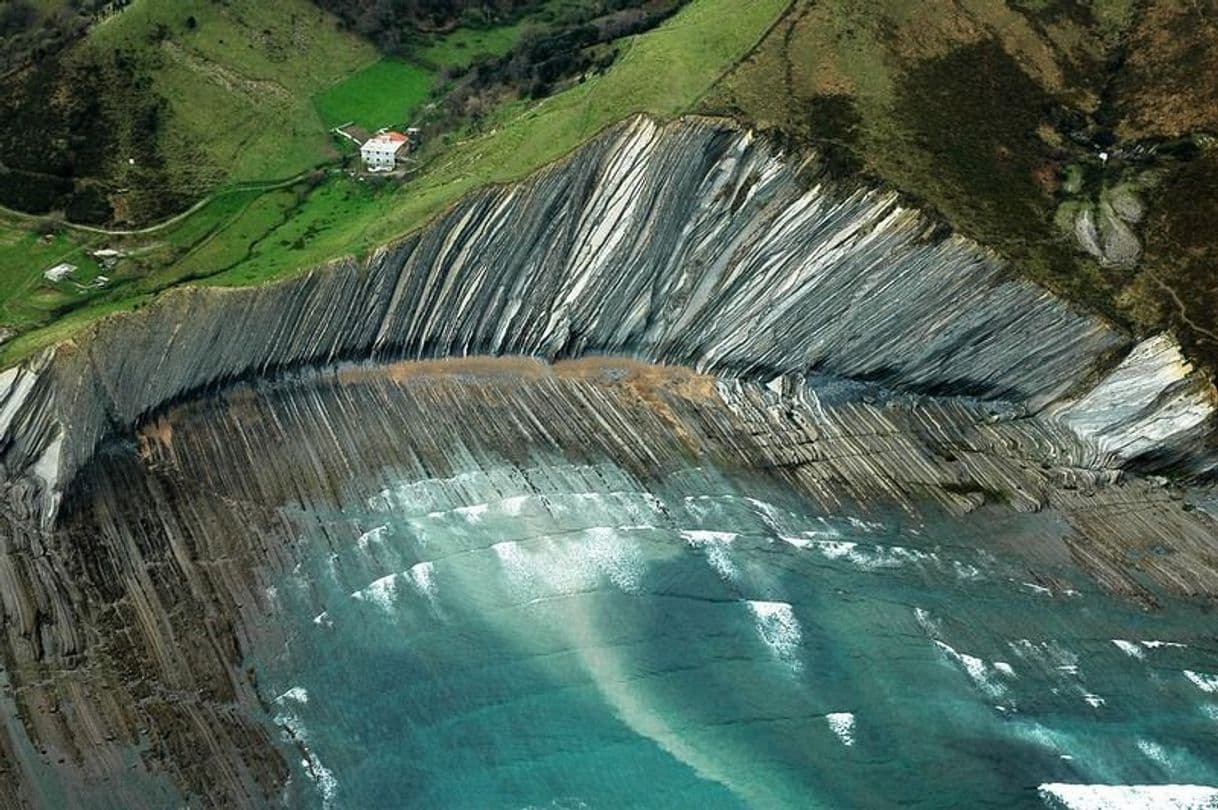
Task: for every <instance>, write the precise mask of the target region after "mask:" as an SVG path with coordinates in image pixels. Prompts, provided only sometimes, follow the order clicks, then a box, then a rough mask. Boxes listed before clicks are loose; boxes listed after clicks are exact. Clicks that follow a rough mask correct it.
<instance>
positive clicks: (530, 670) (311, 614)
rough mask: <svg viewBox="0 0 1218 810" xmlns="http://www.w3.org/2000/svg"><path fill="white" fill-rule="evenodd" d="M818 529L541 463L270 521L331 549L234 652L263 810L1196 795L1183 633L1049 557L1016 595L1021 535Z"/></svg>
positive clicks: (683, 486) (903, 523) (286, 586)
mask: <svg viewBox="0 0 1218 810" xmlns="http://www.w3.org/2000/svg"><path fill="white" fill-rule="evenodd" d="M471 466H472V464H471ZM845 512H846V510H845V508H843V512H842V513H838V514H821V513H817V512H815V511H810V510H809V508H808V507H807V505H806V504H804V503H803V502H802V501H801V500H800V499H799V498H798V497H796V496H795V495H794V494H793V493H792V492H790V491H788V490H784V489H783V488H782V487H780V486H777V485H775V484H772V483H768V482H767V481H765V480H758V479H755V478H751V477H745V476H741V475H728V474H725V473H722V472H718V471H714V470H708V469H691V470H688V471H685V472H683V473H680V474H677V475H671V476H668V477H667V478H665V479H664V480H663V481H661V482H659V483H652V484H650V485H648V486H644V485H642V484H641V483H639V482H638V481H635V480H633V479H631V478H630V477H629V476H627V475H626V474H624V473H623V472H622V471H621V470H619V469H618V468H616V467H614V466H613V465H611V464H605V465H600V466H572V465H569V464H565V463H562V462H560V461H555V460H544V461H539V462H538V463H537V464H536V465H533V466H530V467H527V468H516V467H513V466H510V465H503V466H501V467H495V468H490V469H482V470H480V471H475V472H470V473H467V474H464V475H459V476H456V477H454V478H449V479H445V480H431V481H415V482H407V481H403V482H390V483H388V484H387V485H384V486H381V485H378V486H375V487H369V489H368V492H367V493H366V497H365V498H363V499H362V500H359V501H356V502H353V503H351V504H348V505H346V506H345V507H344V508H343V509H342V510H339V511H336V512H334V513H333V514H309V515H296V516H294V517H296V518H297V519H298V522H299V523H300V524H301V525H309V524H310V523H312V524H315V525H321V524H324V525H326V526H327V527H329V532H328V534H329V535H330V537H331V538H335V537H337V538H340V539H341V540H340V541H335V540H333V539H332V540H331V544H330V545H329V546H324V547H323V545H322V543H321V542H319V540H318V538H316V537H311V536H309V533H308V532H306V533H305V536H304V537H302V541H304V542H305V543H306V544H311V545H306V547H308V548H310V549H315V550H314V551H311V552H310V553H309V555H308V557H307V561H306V562H305V563H303V564H302V565H301V566H300V567H299V568H298V569H297V570H296V571H294V572H292V574H291V575H290V576H288V577H285V578H284V580H283V581H282V582H281V583H280V584H279V585H277V586H276V588H275V593H274V599H275V601H276V604H277V606H278V608H279V611H278V613H279V615H280V617H281V618H283V617H286V618H285V619H284V620H285V621H287V622H288V625H289V633H288V638H287V641H286V643H284V644H283V645H281V646H280V645H276V646H275V647H274V648H272V649H268V650H266V651H264V653H263V654H261V655H260V656H259V657H258V659H257V660H256V661H254V662H253V663H254V665H255V666H256V667H257V669H258V673H259V683H260V688H261V689H262V690H263V691H264V693H265V695H266V698H267V700H268V703H269V705H270V706H271V709H272V713H273V714H274V715H275V722H276V724H277V725H278V727H279V733H280V734H281V735H282V736H283V739H284V741H285V747H286V748H287V750H289V751H290V752H292V756H291V758H292V760H293V764H294V766H295V767H296V774H295V776H294V778H293V781H292V784H291V786H290V794H291V795H290V802H291V803H293V804H296V803H299V804H303V805H305V806H317V807H336V808H337V807H354V808H371V807H424V808H425V807H454V808H463V807H468V808H526V807H535V808H583V807H590V808H622V807H696V808H706V809H707V810H709V808H719V807H725V808H726V807H893V806H916V807H1025V806H1028V807H1043V806H1045V805H1046V803H1051V802H1053V801H1055V800H1054V798H1053V795H1052V790H1051V789H1050V790H1048V791H1046V790H1042V789H1041V786H1042V785H1046V784H1049V783H1065V784H1072V785H1097V784H1109V785H1189V784H1192V785H1202V786H1205V785H1218V640H1216V639H1215V632H1216V631H1215V627H1216V626H1218V624H1216V622H1215V617H1214V616H1213V615H1210V614H1207V613H1205V612H1204V611H1202V610H1201V609H1200V608H1198V607H1195V606H1189V605H1183V604H1169V605H1167V606H1166V607H1165V609H1163V610H1160V611H1157V612H1154V613H1146V612H1143V611H1141V610H1139V609H1137V608H1136V607H1134V606H1132V605H1129V604H1126V603H1123V602H1120V601H1118V600H1115V599H1113V598H1111V597H1108V596H1106V595H1104V594H1102V593H1100V592H1098V591H1097V590H1096V589H1095V588H1094V587H1093V586H1092V585H1091V583H1090V582H1089V581H1088V580H1086V578H1085V577H1084V576H1083V575H1082V574H1081V573H1080V572H1078V571H1077V570H1073V569H1071V567H1070V564H1069V561H1068V560H1065V559H1063V560H1061V561H1060V566H1059V570H1055V571H1052V572H1047V573H1054V574H1058V575H1063V576H1066V577H1068V578H1069V580H1070V583H1071V587H1070V588H1069V589H1067V590H1066V591H1063V590H1060V589H1059V590H1057V591H1054V592H1048V591H1046V590H1045V589H1044V588H1043V587H1042V586H1041V585H1040V584H1038V583H1037V582H1036V581H1034V580H1033V578H1032V576H1031V575H1030V574H1029V573H1028V570H1027V564H1026V562H1025V560H1024V558H1023V557H1022V556H1021V555H1020V554H1018V553H1017V549H1018V546H1019V544H1020V543H1021V542H1023V539H1022V534H1023V533H1025V532H1026V533H1028V534H1029V535H1031V534H1039V535H1044V534H1045V533H1049V534H1051V533H1052V532H1054V531H1060V530H1062V529H1061V527H1058V526H1055V525H1054V519H1053V518H1052V517H1051V516H1045V515H1037V516H1014V515H1010V516H1008V517H1007V518H1003V519H998V518H992V519H988V518H987V519H980V518H978V519H976V520H971V521H963V522H961V521H951V520H947V519H942V520H936V521H931V522H927V523H922V522H920V521H918V520H915V519H913V518H911V517H909V516H908V515H904V514H902V513H899V512H892V513H890V514H886V515H880V516H879V517H877V516H875V515H870V516H868V517H867V518H860V517H857V516H855V515H852V514H848V513H845ZM336 527H337V528H336ZM1031 528H1035V530H1036V531H1035V532H1030V531H1029V530H1030V529H1031ZM344 532H345V534H344ZM1004 549H1005V550H1004ZM1088 790H1090V792H1087V791H1088ZM1173 790H1177V792H1178V791H1179V790H1180V789H1173ZM1080 791H1081V793H1080ZM1075 793H1076V794H1078V795H1081V796H1082V798H1083V799H1087V798H1088V797H1090V798H1091V799H1095V798H1096V795H1097V794H1096V793H1095V791H1094V790H1091V789H1089V788H1079V789H1075ZM1078 795H1076V796H1075V799H1071V801H1075V800H1076V799H1077V800H1079V801H1081V800H1082V799H1078ZM1199 795H1202V797H1203V798H1204V794H1199ZM1070 806H1087V805H1082V804H1077V802H1076V803H1075V804H1072V805H1070Z"/></svg>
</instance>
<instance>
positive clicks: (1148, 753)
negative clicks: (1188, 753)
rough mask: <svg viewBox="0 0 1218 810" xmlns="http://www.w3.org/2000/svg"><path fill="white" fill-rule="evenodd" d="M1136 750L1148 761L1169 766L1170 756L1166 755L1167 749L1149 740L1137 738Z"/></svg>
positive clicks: (1165, 766)
mask: <svg viewBox="0 0 1218 810" xmlns="http://www.w3.org/2000/svg"><path fill="white" fill-rule="evenodd" d="M1138 750H1139V751H1141V752H1142V755H1143V756H1144V757H1146V758H1147V759H1149V760H1150V761H1152V762H1154V763H1156V764H1158V765H1161V766H1162V767H1164V768H1170V767H1171V758H1170V757H1169V756H1168V755H1167V749H1166V748H1164V747H1163V746H1161V745H1159V744H1158V743H1157V742H1152V741H1151V740H1141V739H1140V740H1138Z"/></svg>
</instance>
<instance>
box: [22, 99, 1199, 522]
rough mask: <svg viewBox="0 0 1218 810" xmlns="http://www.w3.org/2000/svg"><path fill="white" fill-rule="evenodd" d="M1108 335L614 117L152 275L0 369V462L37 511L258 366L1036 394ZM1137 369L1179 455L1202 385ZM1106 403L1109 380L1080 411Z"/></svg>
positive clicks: (690, 125) (895, 202) (799, 189)
mask: <svg viewBox="0 0 1218 810" xmlns="http://www.w3.org/2000/svg"><path fill="white" fill-rule="evenodd" d="M1156 345H1158V344H1156ZM1128 348H1129V346H1128V341H1127V339H1126V338H1125V337H1123V336H1122V335H1120V334H1118V333H1116V332H1115V331H1114V330H1112V329H1111V328H1109V327H1107V326H1106V325H1105V324H1104V323H1102V322H1101V321H1099V320H1097V319H1095V318H1093V317H1089V316H1086V315H1082V314H1079V313H1077V312H1074V311H1072V310H1071V309H1070V308H1069V307H1068V306H1067V305H1066V304H1064V303H1063V302H1061V301H1059V300H1057V299H1055V298H1054V297H1053V296H1051V295H1050V294H1049V293H1047V292H1045V291H1043V290H1041V289H1039V288H1037V287H1035V286H1033V285H1031V284H1029V283H1027V282H1025V281H1022V280H1019V279H1017V278H1014V277H1011V275H1010V273H1009V272H1008V271H1007V270H1006V269H1005V268H1004V267H1003V265H1002V263H1001V262H1000V261H998V260H997V259H996V258H995V257H994V256H992V255H991V254H989V253H988V252H986V251H985V250H983V249H981V248H980V247H978V246H977V245H976V244H974V243H971V242H969V241H968V240H965V239H962V238H960V237H955V236H948V237H942V236H938V235H936V232H935V229H934V228H932V226H931V224H930V223H929V222H928V221H927V220H926V219H925V218H924V217H923V216H921V215H920V214H919V213H918V212H916V211H914V210H911V209H909V208H906V207H904V206H903V205H902V204H901V202H900V200H899V198H898V196H897V195H895V194H893V193H889V192H883V191H875V190H868V189H862V188H855V189H848V188H846V189H844V188H839V187H836V186H833V185H831V184H829V183H827V182H824V181H822V180H821V179H820V178H819V176H818V173H817V172H816V167H815V165H814V163H813V162H812V161H810V160H805V161H802V162H799V161H795V160H792V159H788V158H787V157H786V156H784V155H783V154H782V153H781V152H780V151H778V150H777V149H776V148H775V147H774V145H772V144H771V143H769V142H768V141H765V140H764V139H758V138H756V137H754V136H753V135H751V134H750V133H747V132H741V131H738V130H737V129H734V128H732V127H730V126H727V125H725V124H723V123H721V122H710V121H702V120H683V121H680V122H678V123H675V124H670V125H668V126H660V125H658V124H656V123H654V122H653V121H650V120H648V119H646V118H637V119H635V120H633V121H631V122H629V123H627V124H625V125H622V126H619V127H618V128H616V129H613V130H611V131H609V132H608V133H606V134H605V135H604V136H602V137H600V138H599V139H597V140H596V141H594V142H593V143H591V144H589V145H587V146H585V147H584V148H582V149H581V150H579V151H578V152H577V153H575V154H574V155H573V156H571V157H570V158H569V159H567V160H565V161H563V162H562V163H560V164H558V165H556V166H553V167H551V168H549V169H546V170H544V171H542V172H540V173H539V174H537V175H536V176H534V177H532V178H531V179H529V180H527V181H525V182H522V183H520V184H517V185H514V186H510V187H505V188H494V189H488V190H485V191H482V192H479V193H475V194H472V195H470V196H469V197H468V198H466V199H465V200H463V201H462V202H461V203H460V204H458V205H457V206H456V207H455V208H453V209H452V210H451V211H449V212H448V213H447V214H446V215H445V216H443V217H442V218H440V220H439V221H437V222H436V223H434V224H433V225H432V226H431V227H429V228H427V229H425V230H424V231H423V232H422V233H420V234H418V235H416V236H412V237H410V238H408V239H405V240H403V241H402V242H399V243H397V244H394V245H391V246H388V247H386V248H384V249H382V250H379V251H377V252H376V253H375V254H374V255H372V256H371V257H370V258H369V259H368V260H367V261H366V262H363V263H357V262H355V261H350V260H348V261H342V262H338V263H336V264H333V265H331V266H328V267H325V268H321V269H318V270H315V271H313V272H311V273H307V274H304V275H302V276H300V277H298V278H294V279H292V280H289V281H286V282H283V283H279V284H274V285H268V286H264V287H258V288H253V289H236V290H227V289H215V288H207V289H200V288H184V289H179V290H174V291H172V292H170V293H168V294H166V295H164V296H162V297H161V298H160V299H159V300H158V301H157V302H156V303H154V304H153V305H151V306H150V307H148V308H147V309H145V310H143V311H140V312H139V313H136V314H131V315H121V316H115V317H112V318H110V319H107V320H105V321H103V322H101V323H100V324H99V325H97V326H95V327H94V328H92V329H91V330H89V331H88V332H86V333H85V334H82V335H80V336H78V337H77V338H76V339H75V340H74V341H73V342H72V343H71V344H65V345H60V346H58V347H56V348H54V349H52V350H49V351H48V352H47V353H46V354H44V355H42V356H40V357H38V358H35V359H34V360H32V361H30V362H28V363H26V364H24V365H23V366H21V367H19V368H16V369H10V370H8V371H7V372H4V375H3V376H2V377H0V402H2V403H3V406H2V409H0V437H2V439H0V447H2V448H3V456H2V460H3V464H4V471H5V477H6V478H7V479H8V480H9V481H10V482H11V481H13V480H15V479H18V478H20V477H22V476H24V477H25V479H26V480H27V482H28V484H30V485H32V486H33V487H34V488H35V489H37V490H38V491H39V498H40V503H39V504H38V507H37V508H39V509H42V510H43V511H44V513H45V514H46V515H47V516H48V517H50V516H53V514H54V504H55V502H56V499H57V498H58V496H59V494H60V493H61V492H62V489H63V487H64V485H65V483H66V482H68V481H70V480H71V477H72V475H73V474H74V472H75V470H77V469H78V468H79V467H80V465H81V464H82V463H84V462H85V461H86V460H87V459H88V458H89V457H90V455H91V454H92V452H93V450H94V448H95V447H96V446H97V444H98V442H100V441H101V440H102V438H103V437H104V436H105V435H106V434H107V433H108V431H110V430H111V429H112V428H113V427H114V426H116V425H117V426H126V425H131V424H134V423H135V422H137V421H138V420H139V419H140V418H141V417H142V416H144V415H146V414H148V413H150V412H152V411H154V410H156V409H157V408H158V407H160V406H161V405H163V404H164V403H167V402H172V401H175V400H177V399H180V398H182V397H184V396H187V395H189V394H190V393H191V392H195V391H199V390H201V389H206V388H208V387H212V386H215V385H218V384H222V383H223V382H225V381H231V380H235V379H239V378H242V377H245V376H249V375H259V374H265V373H268V372H270V371H273V370H275V369H284V368H293V367H299V366H309V365H324V364H328V363H333V362H336V361H339V360H347V361H351V360H374V361H386V360H397V359H403V358H425V357H446V356H466V355H473V354H490V355H500V354H521V355H530V356H537V357H544V358H550V359H554V358H562V357H573V356H579V355H583V354H593V353H603V354H625V355H630V356H635V357H639V358H643V359H647V360H652V361H655V362H660V363H667V364H675V365H686V366H689V367H692V368H696V369H698V370H700V371H705V372H707V373H711V374H716V375H724V376H742V377H748V378H760V377H766V376H767V375H768V377H773V376H776V375H778V374H782V373H802V372H805V371H807V370H816V371H819V372H822V373H829V374H834V375H838V376H842V377H847V378H852V379H865V380H870V381H874V382H877V383H879V384H882V385H885V386H887V387H891V388H894V389H898V390H905V391H918V392H926V393H951V394H956V395H976V396H982V397H986V398H1002V399H1008V400H1012V401H1017V402H1021V403H1026V404H1027V405H1028V406H1029V407H1031V408H1032V409H1034V410H1039V409H1042V408H1044V407H1046V406H1047V405H1049V404H1050V403H1053V402H1054V401H1055V400H1059V399H1061V398H1062V397H1064V396H1066V395H1067V394H1069V393H1070V392H1072V391H1076V390H1078V388H1079V386H1081V385H1083V384H1084V383H1085V382H1086V381H1087V380H1088V379H1089V377H1090V376H1091V375H1093V374H1095V373H1096V371H1097V369H1099V368H1101V367H1102V366H1103V365H1104V364H1105V363H1106V362H1107V361H1108V359H1109V358H1110V357H1111V356H1112V355H1113V353H1119V352H1124V351H1127V350H1128ZM1151 361H1152V362H1156V363H1158V365H1157V366H1155V367H1154V368H1153V369H1152V368H1149V367H1147V371H1148V373H1149V374H1150V376H1151V377H1152V378H1153V379H1154V381H1155V383H1154V384H1161V385H1163V386H1174V387H1177V388H1178V387H1179V384H1180V383H1181V382H1185V381H1187V382H1186V385H1187V387H1188V388H1189V390H1190V392H1191V393H1190V400H1189V402H1190V404H1189V405H1187V406H1186V410H1188V414H1187V415H1186V420H1185V421H1186V425H1185V426H1182V427H1180V428H1179V429H1176V426H1175V425H1173V424H1172V423H1171V422H1170V421H1163V417H1164V414H1163V413H1161V412H1160V411H1156V412H1155V413H1154V414H1153V416H1151V417H1150V418H1154V419H1156V421H1160V425H1159V427H1158V429H1157V431H1156V432H1157V434H1159V438H1157V439H1156V440H1155V442H1154V445H1155V447H1157V448H1159V449H1163V450H1167V449H1170V450H1172V451H1173V452H1176V453H1177V455H1180V456H1182V457H1183V456H1190V457H1191V456H1195V455H1196V453H1195V452H1188V451H1196V450H1198V449H1199V448H1197V447H1195V446H1193V442H1194V440H1195V438H1196V437H1195V435H1194V431H1190V428H1193V427H1195V426H1196V420H1195V419H1194V418H1193V417H1194V415H1195V414H1197V413H1204V414H1205V416H1204V418H1203V419H1202V421H1204V422H1206V424H1207V429H1208V425H1209V423H1210V422H1211V421H1212V417H1211V414H1212V412H1213V402H1212V397H1210V394H1209V392H1208V391H1206V390H1205V386H1204V385H1203V384H1202V382H1201V378H1200V375H1198V374H1195V373H1192V372H1191V370H1186V369H1185V368H1184V366H1183V364H1182V363H1173V362H1165V361H1164V358H1163V357H1162V353H1161V352H1160V353H1159V354H1158V355H1156V356H1155V357H1152V358H1151ZM1139 395H1140V392H1139ZM1097 396H1099V395H1097ZM1124 396H1125V389H1124V387H1123V386H1121V385H1114V386H1109V388H1108V389H1106V390H1105V391H1104V392H1103V394H1102V396H1101V397H1100V399H1096V398H1094V397H1093V398H1092V399H1091V400H1089V401H1088V403H1087V404H1088V405H1089V406H1090V407H1092V408H1098V409H1100V410H1108V409H1109V405H1108V404H1106V403H1105V402H1104V401H1101V399H1103V398H1104V397H1107V398H1111V397H1115V398H1116V399H1117V401H1120V400H1121V399H1122V398H1123V397H1124ZM1074 413H1075V417H1074V420H1073V421H1074V423H1076V424H1083V423H1084V422H1085V418H1084V417H1083V416H1082V414H1081V412H1080V411H1078V410H1077V409H1076V411H1075V412H1074ZM1126 427H1127V430H1132V431H1135V432H1136V430H1137V423H1136V421H1135V422H1133V423H1130V424H1128V425H1127V426H1126ZM1180 441H1183V442H1184V444H1185V445H1186V446H1185V447H1177V444H1179V443H1180ZM1143 449H1144V450H1149V449H1150V448H1143ZM1193 463H1195V464H1200V465H1202V466H1210V465H1212V463H1213V462H1212V461H1211V460H1196V461H1194V462H1193Z"/></svg>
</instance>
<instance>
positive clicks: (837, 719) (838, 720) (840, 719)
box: [825, 712, 854, 747]
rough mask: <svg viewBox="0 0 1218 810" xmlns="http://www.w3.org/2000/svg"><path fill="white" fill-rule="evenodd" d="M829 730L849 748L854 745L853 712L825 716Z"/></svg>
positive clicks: (833, 713)
mask: <svg viewBox="0 0 1218 810" xmlns="http://www.w3.org/2000/svg"><path fill="white" fill-rule="evenodd" d="M825 722H827V723H828V724H829V729H830V730H831V731H832V732H833V733H834V734H836V735H837V738H838V739H839V740H841V741H842V745H845V746H847V747H849V746H852V745H854V714H853V713H851V712H832V713H830V714H827V715H825Z"/></svg>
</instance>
